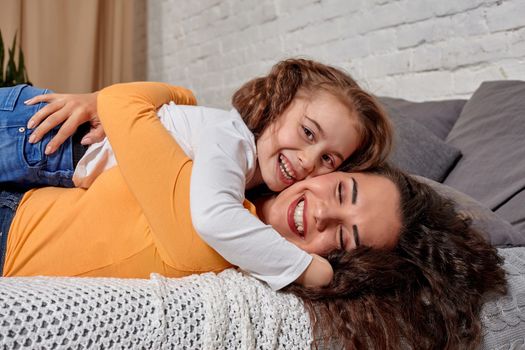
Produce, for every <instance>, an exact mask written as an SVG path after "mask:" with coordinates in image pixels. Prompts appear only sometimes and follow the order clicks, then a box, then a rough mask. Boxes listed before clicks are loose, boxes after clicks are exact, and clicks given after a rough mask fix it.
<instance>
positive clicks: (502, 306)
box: [0, 247, 525, 350]
mask: <svg viewBox="0 0 525 350" xmlns="http://www.w3.org/2000/svg"><path fill="white" fill-rule="evenodd" d="M499 253H500V254H501V255H502V256H503V257H504V258H505V269H506V270H507V273H508V281H509V293H508V294H507V295H506V296H504V297H500V298H496V299H491V300H488V301H487V303H486V304H485V305H484V307H483V310H482V313H481V319H482V321H483V342H482V345H481V349H483V350H485V349H498V350H525V247H524V248H508V249H500V250H499ZM311 344H312V339H311V332H310V322H309V318H308V315H307V313H306V312H305V310H304V308H303V306H302V303H301V302H300V300H299V299H297V298H296V297H295V296H293V295H289V294H285V293H275V292H273V291H272V290H270V289H269V288H268V287H267V286H266V285H265V284H263V283H261V282H259V281H257V280H255V279H254V278H252V277H249V276H245V275H243V274H241V273H240V272H237V271H236V270H233V269H230V270H226V271H224V272H222V273H220V274H219V275H215V274H211V273H209V274H204V275H200V276H189V277H186V278H181V279H170V278H164V277H161V276H159V275H152V276H151V278H150V279H149V280H145V279H144V280H142V279H116V278H51V277H31V278H23V277H18V278H0V347H1V348H2V349H20V348H24V349H309V348H310V347H311ZM321 348H322V349H324V347H323V346H321ZM328 348H332V346H329V347H328ZM333 348H336V347H335V346H334V347H333ZM337 348H339V347H337Z"/></svg>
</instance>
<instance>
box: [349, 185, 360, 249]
mask: <svg viewBox="0 0 525 350" xmlns="http://www.w3.org/2000/svg"><path fill="white" fill-rule="evenodd" d="M351 179H352V184H353V186H352V204H355V202H357V181H355V179H354V178H353V177H352V178H351ZM352 233H353V234H354V243H355V246H356V247H359V244H360V239H359V230H358V229H357V225H352Z"/></svg>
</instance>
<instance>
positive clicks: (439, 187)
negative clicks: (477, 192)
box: [415, 176, 525, 247]
mask: <svg viewBox="0 0 525 350" xmlns="http://www.w3.org/2000/svg"><path fill="white" fill-rule="evenodd" d="M415 178H416V179H417V180H419V181H420V182H423V183H425V184H427V185H429V186H431V187H432V188H433V189H434V190H435V191H436V192H437V193H439V194H440V195H442V196H443V197H446V198H449V199H451V200H453V201H454V202H455V203H456V209H457V210H458V212H459V213H461V214H462V215H465V216H466V217H469V218H470V219H471V220H472V226H473V227H474V228H476V229H477V230H479V231H480V232H481V233H482V234H483V235H484V236H485V238H487V241H489V242H490V243H491V244H492V245H495V246H499V247H505V246H521V245H525V235H523V234H521V233H520V232H519V231H518V230H517V229H516V228H515V227H513V226H512V225H511V224H510V223H509V222H507V221H505V220H503V219H502V218H500V217H499V216H498V215H497V214H496V213H494V212H493V211H492V210H490V209H488V208H487V207H485V206H483V205H482V204H481V203H479V202H477V201H476V200H475V199H473V198H471V197H469V196H467V195H466V194H464V193H461V192H460V191H458V190H455V189H453V188H452V187H449V186H447V185H444V184H441V183H438V182H435V181H432V180H430V179H427V178H424V177H421V176H415Z"/></svg>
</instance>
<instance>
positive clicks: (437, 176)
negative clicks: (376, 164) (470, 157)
mask: <svg viewBox="0 0 525 350" xmlns="http://www.w3.org/2000/svg"><path fill="white" fill-rule="evenodd" d="M390 117H391V119H392V123H393V125H394V132H395V135H394V137H395V138H394V150H393V152H392V154H391V155H390V158H389V160H390V161H391V162H392V163H393V164H394V165H396V166H398V167H399V168H401V169H403V170H405V171H406V172H408V173H410V174H415V175H421V176H424V177H427V178H429V179H432V180H435V181H439V182H441V181H443V179H444V178H445V176H446V175H447V174H448V172H449V171H450V169H451V168H452V167H453V166H454V164H455V163H456V162H457V160H458V158H459V157H461V153H460V151H459V150H458V149H457V148H455V147H453V146H450V145H447V144H446V143H445V142H444V141H442V140H440V139H439V138H438V137H437V136H435V135H434V134H433V133H431V132H430V131H429V130H428V129H427V128H425V127H424V126H423V125H421V124H420V123H418V122H417V121H414V120H412V119H409V118H405V117H403V116H402V115H400V114H398V113H396V112H392V113H391V114H390Z"/></svg>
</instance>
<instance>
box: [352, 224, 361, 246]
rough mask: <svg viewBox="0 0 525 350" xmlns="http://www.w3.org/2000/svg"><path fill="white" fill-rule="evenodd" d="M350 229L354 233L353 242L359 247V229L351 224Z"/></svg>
mask: <svg viewBox="0 0 525 350" xmlns="http://www.w3.org/2000/svg"><path fill="white" fill-rule="evenodd" d="M352 231H353V234H354V243H355V246H356V247H359V244H360V243H359V241H360V240H359V230H358V229H357V225H352Z"/></svg>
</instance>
